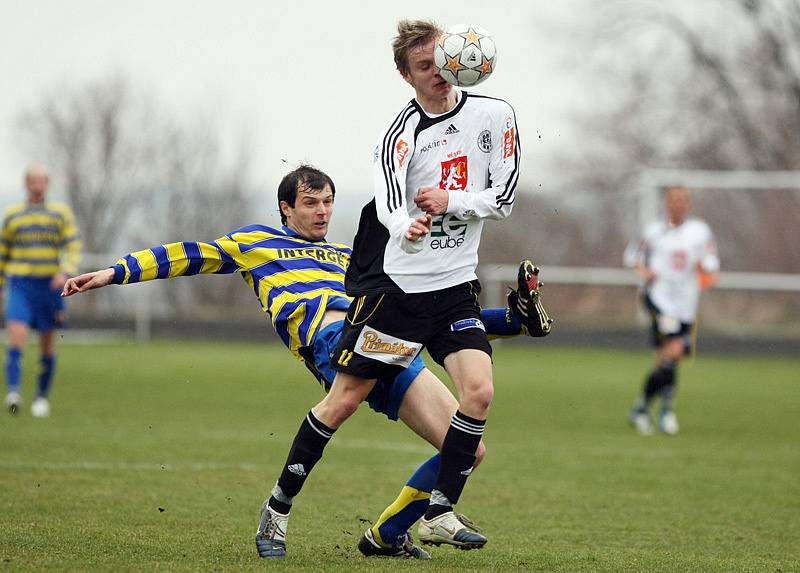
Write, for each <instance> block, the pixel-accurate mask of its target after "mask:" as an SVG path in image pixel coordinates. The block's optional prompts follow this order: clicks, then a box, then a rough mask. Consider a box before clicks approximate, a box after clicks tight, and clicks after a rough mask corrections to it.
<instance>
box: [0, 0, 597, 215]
mask: <svg viewBox="0 0 800 573" xmlns="http://www.w3.org/2000/svg"><path fill="white" fill-rule="evenodd" d="M586 4H587V3H586V1H585V0H560V1H559V2H550V1H548V0H535V1H530V2H509V1H503V0H499V1H495V2H491V3H487V2H485V0H481V1H476V0H462V1H461V2H457V3H444V2H441V3H432V2H430V0H405V1H404V2H393V3H387V2H366V1H365V2H357V1H338V2H337V1H331V2H322V1H315V2H311V1H308V0H292V1H289V0H285V1H281V2H272V1H268V0H228V1H221V0H220V1H211V0H137V1H136V2H133V1H129V0H114V1H109V0H69V1H62V0H50V1H46V0H25V1H20V0H0V74H1V75H0V77H2V88H0V206H3V205H5V204H7V203H9V202H10V201H12V200H16V199H17V198H18V197H20V196H21V194H22V188H21V174H22V171H23V170H24V167H25V166H26V165H27V164H28V163H30V162H31V161H32V160H38V161H42V162H45V163H46V161H47V158H30V157H27V156H25V155H24V154H23V153H21V150H20V149H19V147H18V146H17V145H16V143H17V142H15V140H14V133H15V130H14V124H15V121H16V120H17V118H18V117H19V114H20V112H21V111H22V110H24V109H26V108H30V107H31V106H32V105H33V104H35V103H36V102H38V101H40V100H41V99H42V98H43V97H44V96H45V95H46V94H48V93H53V92H56V93H57V91H58V89H59V87H61V86H78V85H82V84H85V83H86V82H87V81H92V80H98V79H102V78H106V77H109V76H111V75H113V74H119V73H121V74H124V75H125V76H126V77H128V78H129V79H130V81H131V82H132V83H133V84H134V86H135V87H136V88H137V89H145V90H149V91H151V92H152V96H153V98H154V99H155V100H156V101H158V102H160V103H162V104H163V107H164V108H165V109H164V112H165V113H166V114H167V115H169V114H173V115H176V116H179V117H184V118H185V117H189V118H194V117H196V118H197V119H198V121H206V120H207V119H208V118H213V119H214V121H217V122H219V123H221V124H222V125H224V126H226V127H227V128H228V129H229V130H230V131H241V130H243V129H246V130H249V131H250V135H251V138H252V141H253V143H254V147H255V148H256V149H255V150H254V157H255V158H256V159H257V166H256V169H255V173H254V175H255V177H256V180H257V181H258V182H259V183H262V184H263V185H264V187H265V188H266V189H265V191H266V192H268V193H272V192H274V189H275V186H276V184H277V181H278V180H279V179H280V177H281V175H282V174H283V173H284V172H285V171H286V169H287V164H288V165H289V166H291V165H295V164H297V163H298V162H300V161H308V162H311V163H313V164H315V165H317V166H318V167H320V168H322V169H323V170H325V171H327V172H328V173H329V174H330V175H331V176H332V177H333V178H334V180H335V182H336V183H337V191H338V192H339V196H340V197H341V198H344V199H345V200H347V199H349V198H350V197H351V196H352V197H353V199H354V200H353V203H352V204H353V205H355V204H357V203H359V202H363V201H361V198H362V197H363V196H365V194H368V193H370V192H371V181H372V176H371V166H372V161H371V157H372V150H373V148H374V145H375V141H376V138H377V135H378V133H379V131H380V130H381V129H382V127H383V126H384V125H385V123H386V122H387V121H389V120H390V119H391V117H392V116H393V115H394V114H395V113H396V112H397V111H399V109H400V108H401V107H402V106H403V105H404V104H405V102H407V101H408V100H409V99H410V98H411V97H412V96H413V92H412V90H411V88H410V87H408V86H407V84H405V83H404V82H403V81H402V79H401V78H400V77H399V75H398V74H397V72H396V71H395V70H394V64H393V61H392V54H391V48H390V42H391V38H392V37H393V35H394V33H395V27H396V23H397V21H398V20H399V19H401V18H404V17H408V18H433V19H435V20H437V21H438V22H439V23H441V24H443V25H448V24H456V23H460V22H473V23H476V24H479V25H482V26H483V27H484V28H486V29H488V30H489V31H490V32H491V33H492V35H493V36H494V37H495V40H496V44H497V46H498V64H497V70H496V72H495V73H494V75H493V76H492V77H491V78H490V79H489V80H487V81H486V82H485V83H484V84H482V85H481V86H479V87H478V88H476V90H475V91H478V92H481V93H485V94H488V95H493V96H497V97H502V98H504V99H507V100H508V101H509V102H510V103H511V104H512V105H513V106H514V107H515V109H516V112H517V117H518V122H519V126H520V133H521V134H522V138H523V139H522V141H523V149H524V152H525V169H524V170H523V182H524V183H525V184H526V187H527V188H530V189H534V188H536V187H537V185H538V183H539V179H540V178H541V177H544V175H545V173H546V163H547V161H548V157H551V156H552V154H553V153H557V149H558V146H559V145H563V144H564V141H563V140H562V138H563V136H564V133H565V130H564V129H563V128H564V122H565V114H566V113H567V112H568V111H569V109H570V108H571V107H574V106H575V105H580V102H581V100H582V98H585V97H590V95H589V94H584V93H579V91H578V90H575V89H574V83H572V80H571V78H570V75H569V73H568V71H567V70H565V69H564V61H565V57H566V56H568V55H569V54H568V51H569V49H570V41H569V38H568V37H566V38H565V37H564V36H565V35H566V36H568V35H569V34H570V33H577V32H578V31H579V30H580V29H581V27H582V26H583V25H585V24H586V23H585V22H584V21H583V20H584V18H585V9H584V8H585V6H586ZM565 32H566V34H565ZM283 160H286V163H284V162H283ZM54 191H55V194H56V195H57V194H58V182H57V181H56V182H54ZM343 202H345V201H343ZM346 202H347V203H350V201H346Z"/></svg>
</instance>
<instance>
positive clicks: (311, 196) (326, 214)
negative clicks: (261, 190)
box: [278, 165, 336, 241]
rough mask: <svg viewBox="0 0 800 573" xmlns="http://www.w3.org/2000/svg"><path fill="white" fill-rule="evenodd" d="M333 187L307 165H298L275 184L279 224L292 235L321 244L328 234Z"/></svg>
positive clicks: (319, 172) (334, 189)
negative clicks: (276, 185) (284, 226)
mask: <svg viewBox="0 0 800 573" xmlns="http://www.w3.org/2000/svg"><path fill="white" fill-rule="evenodd" d="M335 195H336V187H335V186H334V184H333V180H332V179H331V178H330V177H328V175H326V174H325V173H323V172H322V171H320V170H319V169H316V168H315V167H312V166H311V165H301V166H300V167H298V168H297V169H295V170H294V171H292V172H291V173H288V174H287V175H286V176H285V177H284V178H283V179H282V180H281V182H280V185H278V209H280V212H281V222H282V223H283V224H284V225H286V226H287V227H289V228H290V229H292V230H293V231H294V232H295V233H297V234H298V235H300V236H301V237H304V238H306V239H311V240H312V241H321V240H322V239H324V238H325V235H326V234H327V233H328V224H329V223H330V220H331V214H332V213H333V198H334V197H335Z"/></svg>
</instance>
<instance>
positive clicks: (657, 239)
mask: <svg viewBox="0 0 800 573" xmlns="http://www.w3.org/2000/svg"><path fill="white" fill-rule="evenodd" d="M664 206H665V208H666V215H667V217H666V220H662V221H656V222H653V223H651V224H649V225H648V226H647V227H645V229H644V231H643V232H642V235H641V237H639V238H637V239H636V240H634V241H632V242H631V243H630V244H629V245H628V247H627V249H625V265H626V266H629V267H632V268H633V269H634V270H635V271H636V273H637V274H638V275H640V276H641V277H642V278H643V279H644V281H645V284H644V289H643V302H644V305H645V307H646V308H647V310H648V312H649V313H650V315H651V317H652V332H653V342H654V345H655V346H656V348H657V350H656V364H655V368H654V369H653V370H652V372H650V374H649V375H648V377H647V379H646V380H645V382H644V387H643V389H642V395H641V397H640V398H639V399H638V400H637V401H636V403H635V404H634V406H633V409H632V410H631V412H630V415H629V421H630V423H631V424H632V425H633V426H634V427H635V428H636V429H637V430H638V431H639V433H641V434H645V435H649V434H652V433H653V422H652V419H651V417H650V403H651V402H652V400H653V398H655V397H656V396H660V397H661V413H660V415H659V419H658V425H659V429H660V430H661V431H662V432H664V433H665V434H669V435H674V434H677V433H678V418H677V417H676V415H675V411H674V397H675V387H676V382H677V376H676V370H677V366H678V362H679V361H680V359H681V358H682V357H683V356H685V355H686V354H688V353H689V352H690V351H691V350H692V343H691V339H692V329H693V328H694V323H695V314H696V313H697V303H698V301H699V298H700V289H701V288H703V287H710V286H713V285H714V284H715V283H716V281H717V277H718V271H719V258H718V256H717V246H716V242H715V241H714V236H713V235H712V233H711V229H710V228H709V227H708V225H707V224H706V223H705V221H702V220H700V219H696V218H689V217H688V215H689V211H690V209H691V197H690V195H689V190H688V189H686V188H685V187H680V186H675V187H670V188H668V189H667V190H666V193H665V196H664Z"/></svg>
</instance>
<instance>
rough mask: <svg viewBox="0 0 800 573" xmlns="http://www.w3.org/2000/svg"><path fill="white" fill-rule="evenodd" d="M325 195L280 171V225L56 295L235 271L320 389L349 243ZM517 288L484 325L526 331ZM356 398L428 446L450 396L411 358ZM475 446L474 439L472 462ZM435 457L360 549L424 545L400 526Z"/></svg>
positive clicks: (175, 247)
mask: <svg viewBox="0 0 800 573" xmlns="http://www.w3.org/2000/svg"><path fill="white" fill-rule="evenodd" d="M334 195H335V187H334V184H333V181H331V180H330V178H328V176H327V175H325V174H324V173H322V172H321V171H319V170H316V169H314V168H312V167H309V166H301V167H300V168H298V169H296V170H295V171H293V172H292V173H289V174H288V175H287V176H286V177H284V179H283V181H282V182H281V184H280V186H279V188H278V201H279V207H280V210H281V217H282V221H283V222H284V227H283V228H282V229H272V228H270V227H265V226H262V225H250V226H248V227H243V228H242V229H239V230H237V231H234V232H232V233H229V234H227V235H225V236H224V237H221V238H219V239H217V240H216V241H213V242H211V243H198V242H181V243H172V244H168V245H160V246H157V247H153V248H151V249H146V250H143V251H138V252H135V253H132V254H130V255H126V256H125V257H123V258H121V259H120V260H119V261H118V262H117V264H116V265H114V266H113V267H111V268H109V269H104V270H100V271H95V272H92V273H86V274H83V275H81V276H79V277H75V278H74V279H70V280H69V281H68V282H67V284H66V285H65V286H64V295H65V296H69V295H72V294H75V293H78V292H86V291H88V290H91V289H95V288H100V287H103V286H106V285H108V284H132V283H135V282H140V281H144V280H152V279H157V278H173V277H178V276H190V275H195V274H199V273H215V274H228V273H234V272H241V273H242V276H243V278H244V279H245V281H246V282H247V283H248V284H249V285H250V286H251V287H252V288H253V289H254V291H255V293H256V296H257V297H258V299H259V301H260V302H261V305H262V308H263V310H264V311H265V312H267V313H268V314H269V316H270V318H271V320H272V323H273V326H274V328H275V330H276V332H277V333H278V335H279V336H280V338H281V340H282V341H283V343H284V344H285V345H286V346H287V348H288V349H289V350H290V351H291V352H292V354H293V355H294V356H295V357H296V358H298V359H299V360H302V361H303V362H304V363H305V365H306V366H307V367H308V368H309V370H310V371H311V372H312V373H313V374H314V376H315V377H316V378H317V380H318V381H319V382H320V384H322V385H323V387H324V388H325V389H326V390H329V389H330V387H331V383H332V381H333V379H334V375H335V373H334V371H333V370H332V368H331V364H330V362H331V351H332V349H333V347H334V346H335V344H336V341H337V340H338V338H339V336H340V334H341V329H342V319H343V318H344V314H345V313H344V309H347V308H348V306H349V304H350V299H349V298H348V297H347V296H346V295H345V292H344V273H345V270H346V268H347V266H348V264H349V259H350V248H349V247H347V246H346V245H339V244H332V243H328V242H326V241H325V240H324V238H325V234H326V232H327V228H328V223H329V222H330V217H331V215H332V209H333V199H334ZM526 263H527V262H526ZM523 267H525V269H526V270H527V271H528V273H527V274H530V273H531V272H532V268H531V267H530V264H529V263H528V264H526V265H523ZM523 274H526V273H525V272H523ZM537 286H538V283H537ZM522 290H524V291H525V292H524V293H522V296H521V297H520V296H518V292H517V291H512V293H511V294H510V303H511V304H512V305H513V307H514V310H513V311H512V310H511V309H510V308H500V309H488V310H484V311H482V318H483V320H484V322H485V323H486V325H487V329H489V330H490V332H492V333H493V334H494V335H496V336H512V335H516V334H523V333H527V332H528V329H527V327H526V326H525V323H527V322H528V320H527V318H525V317H526V316H529V314H528V313H535V312H536V310H535V309H533V306H532V305H531V304H530V303H526V302H525V297H526V296H528V295H529V292H528V283H527V282H525V283H524V284H523V285H522ZM520 298H522V299H523V300H522V302H521V301H520V300H519V299H520ZM529 307H530V308H529ZM532 315H533V314H531V316H532ZM366 399H367V401H368V403H369V405H370V407H371V408H372V409H373V410H375V411H378V412H382V413H384V414H386V415H387V417H389V418H390V419H393V420H396V419H397V418H398V417H399V418H400V419H402V420H403V421H404V422H405V423H406V424H407V425H408V426H409V427H410V428H411V429H412V430H414V431H415V432H416V433H417V434H419V435H420V436H421V437H422V438H423V439H425V440H427V441H428V442H430V443H431V444H432V445H433V446H434V447H436V448H437V449H438V448H439V447H440V446H441V442H442V440H443V439H444V434H445V432H446V431H447V423H446V421H445V423H442V422H443V420H444V417H445V416H446V415H452V413H453V412H454V411H455V409H456V408H457V402H456V400H455V398H454V397H453V396H452V394H451V393H450V392H449V391H448V390H447V388H446V387H445V386H444V384H442V382H441V381H440V380H439V379H438V378H437V377H436V376H435V375H434V374H433V373H432V372H430V371H429V370H428V369H427V368H425V367H424V364H423V362H422V360H421V359H420V358H416V359H415V360H414V361H413V362H412V364H411V365H410V366H409V367H408V368H406V369H405V370H404V371H403V372H401V373H400V374H399V375H398V376H396V377H395V378H392V379H384V380H381V381H379V382H378V384H376V387H375V388H374V390H373V391H372V392H371V393H370V394H369V395H368V396H367V398H366ZM483 452H484V447H483V445H481V447H480V448H479V450H478V461H479V460H480V458H482V456H483ZM439 459H440V458H439V455H438V454H437V455H435V456H433V457H432V458H431V459H429V460H427V461H426V462H425V463H424V464H422V466H421V467H420V468H419V469H418V470H417V472H415V474H414V475H413V476H412V477H411V479H410V480H409V481H408V483H407V484H406V486H405V487H404V488H403V489H402V491H401V492H400V495H399V496H398V498H397V499H396V500H395V501H394V502H393V503H392V504H391V505H390V506H389V507H387V509H386V510H385V511H384V512H383V513H382V515H381V516H380V518H379V519H378V520H377V522H376V523H375V525H373V526H372V527H371V528H369V529H368V530H367V531H366V532H365V534H364V535H363V536H362V538H361V540H360V542H359V549H360V550H361V552H362V553H364V554H365V555H394V556H400V555H406V556H409V555H410V556H412V557H418V558H425V557H427V553H426V552H425V551H424V550H422V549H421V548H418V547H416V546H414V544H413V542H412V541H411V538H410V535H409V534H408V533H407V530H408V528H409V527H410V526H411V525H412V524H413V523H414V522H416V521H417V519H419V517H420V516H421V515H422V513H423V512H424V511H425V508H426V507H427V505H428V498H429V497H430V491H431V487H432V485H433V480H434V479H435V477H436V473H437V471H438V467H439ZM298 469H299V468H298ZM275 526H276V528H275V529H274V530H272V531H268V530H267V529H266V524H265V523H264V522H263V521H262V523H261V524H260V525H259V536H260V537H265V536H269V541H270V545H271V546H273V547H280V545H278V544H276V543H275V542H276V541H283V536H284V535H285V527H286V520H285V519H283V520H279V521H276V522H275ZM282 549H283V551H281V552H280V553H281V555H270V556H282V555H283V554H285V545H284V546H282Z"/></svg>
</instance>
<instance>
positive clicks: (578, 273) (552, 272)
mask: <svg viewBox="0 0 800 573" xmlns="http://www.w3.org/2000/svg"><path fill="white" fill-rule="evenodd" d="M114 260H116V259H115V258H114V256H112V255H102V254H87V255H84V257H83V263H82V265H81V266H82V270H83V271H89V270H95V269H101V268H104V267H107V266H108V265H109V261H114ZM517 270H518V266H517V265H486V266H485V267H483V268H479V276H480V280H481V283H482V284H483V286H484V291H485V292H486V293H487V296H489V297H492V296H493V294H492V293H498V292H501V289H498V288H494V287H496V286H497V285H501V284H502V285H506V284H513V282H514V279H515V277H516V276H517ZM542 280H543V282H544V283H545V284H546V285H556V284H561V285H592V286H637V285H638V284H639V280H638V277H637V276H636V275H635V274H634V273H633V271H631V270H630V269H625V268H611V267H569V266H550V265H546V266H544V267H543V269H542ZM716 288H718V289H722V290H739V291H742V290H743V291H772V292H795V293H796V292H800V274H787V273H763V272H723V273H721V274H720V281H719V284H718V285H717V287H716ZM131 290H132V291H133V292H131V293H129V294H128V295H127V296H128V297H129V298H130V299H132V302H133V304H132V306H133V309H134V312H133V319H134V324H135V328H134V335H135V338H136V340H138V341H147V340H149V339H150V337H151V333H152V321H153V316H154V311H155V304H154V301H153V297H152V296H150V293H149V292H148V288H147V286H146V285H144V284H142V285H137V286H136V287H135V288H132V289H131ZM498 296H499V295H498ZM487 304H489V305H502V304H504V301H503V300H500V299H499V298H498V300H488V301H487Z"/></svg>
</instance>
